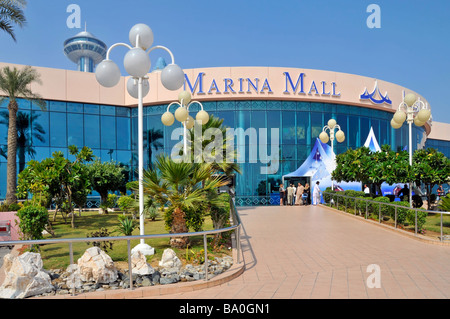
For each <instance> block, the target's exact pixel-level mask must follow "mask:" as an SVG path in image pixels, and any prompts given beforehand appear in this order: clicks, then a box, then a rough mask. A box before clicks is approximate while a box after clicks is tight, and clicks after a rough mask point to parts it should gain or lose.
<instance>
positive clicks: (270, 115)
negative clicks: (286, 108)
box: [267, 111, 281, 144]
mask: <svg viewBox="0 0 450 319" xmlns="http://www.w3.org/2000/svg"><path fill="white" fill-rule="evenodd" d="M280 128H281V111H267V137H268V143H269V144H272V129H274V130H278V143H279V144H281V131H280Z"/></svg>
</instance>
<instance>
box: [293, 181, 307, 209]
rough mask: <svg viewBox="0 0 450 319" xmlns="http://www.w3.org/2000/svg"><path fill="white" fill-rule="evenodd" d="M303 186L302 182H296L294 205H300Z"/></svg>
mask: <svg viewBox="0 0 450 319" xmlns="http://www.w3.org/2000/svg"><path fill="white" fill-rule="evenodd" d="M304 189H305V188H304V187H303V185H302V183H298V186H297V193H296V195H295V205H301V203H302V195H303V190H304Z"/></svg>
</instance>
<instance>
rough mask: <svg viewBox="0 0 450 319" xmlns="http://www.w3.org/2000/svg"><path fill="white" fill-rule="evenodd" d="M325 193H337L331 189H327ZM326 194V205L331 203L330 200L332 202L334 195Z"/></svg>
mask: <svg viewBox="0 0 450 319" xmlns="http://www.w3.org/2000/svg"><path fill="white" fill-rule="evenodd" d="M325 192H327V193H335V191H332V190H331V187H327V188H326V189H325ZM325 192H324V193H323V200H324V201H325V203H329V202H330V200H331V198H332V195H330V194H325Z"/></svg>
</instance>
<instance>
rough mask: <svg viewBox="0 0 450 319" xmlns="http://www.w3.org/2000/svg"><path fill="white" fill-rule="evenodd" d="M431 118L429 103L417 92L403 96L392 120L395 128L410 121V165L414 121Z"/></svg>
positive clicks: (416, 122)
mask: <svg viewBox="0 0 450 319" xmlns="http://www.w3.org/2000/svg"><path fill="white" fill-rule="evenodd" d="M430 118H431V110H430V107H429V106H428V103H424V102H423V101H421V100H420V98H419V99H418V98H417V97H416V95H415V94H413V93H408V94H406V95H404V96H403V101H402V102H401V103H400V105H399V106H398V109H397V111H396V112H395V113H394V116H393V117H392V120H391V126H392V127H393V128H394V129H398V128H400V127H402V125H403V123H404V122H405V120H406V122H407V123H408V132H409V134H408V139H409V146H408V152H409V165H410V166H412V155H413V152H412V123H414V124H415V125H416V126H423V125H425V123H426V122H428V120H429V119H430ZM411 184H412V183H411V182H410V183H409V207H412V188H411Z"/></svg>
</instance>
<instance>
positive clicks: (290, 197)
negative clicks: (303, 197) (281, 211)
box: [287, 184, 294, 205]
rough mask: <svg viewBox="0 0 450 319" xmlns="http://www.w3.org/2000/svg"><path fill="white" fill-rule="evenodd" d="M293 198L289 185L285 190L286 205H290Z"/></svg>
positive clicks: (292, 190)
mask: <svg viewBox="0 0 450 319" xmlns="http://www.w3.org/2000/svg"><path fill="white" fill-rule="evenodd" d="M293 197H294V188H293V187H292V184H289V187H288V188H287V203H288V205H292V198H293Z"/></svg>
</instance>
